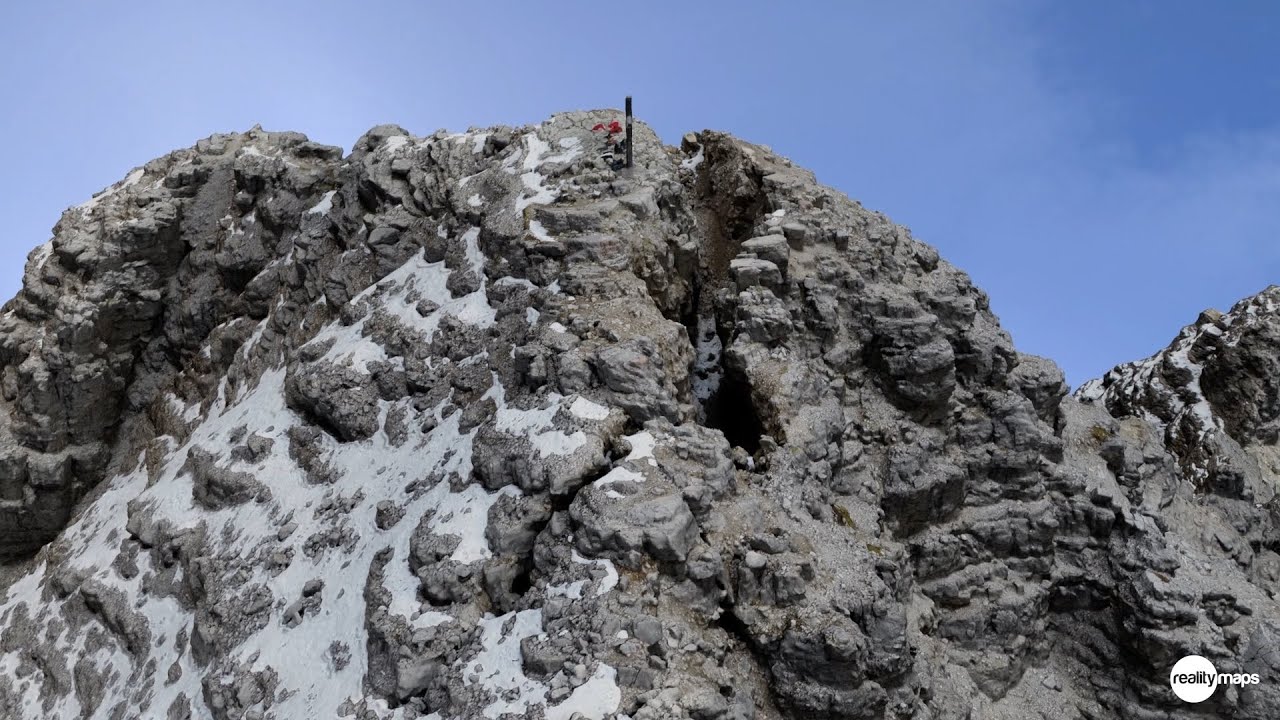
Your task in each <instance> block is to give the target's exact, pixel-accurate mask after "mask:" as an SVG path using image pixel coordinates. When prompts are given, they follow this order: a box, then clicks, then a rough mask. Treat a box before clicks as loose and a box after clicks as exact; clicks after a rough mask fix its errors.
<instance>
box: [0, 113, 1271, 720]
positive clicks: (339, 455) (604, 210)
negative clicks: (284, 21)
mask: <svg viewBox="0 0 1280 720" xmlns="http://www.w3.org/2000/svg"><path fill="white" fill-rule="evenodd" d="M615 118H616V113H614V112H611V111H592V112H572V113H564V114H560V115H556V116H553V117H552V118H550V119H549V120H547V121H546V122H544V123H541V124H539V125H536V126H528V127H522V128H507V127H496V128H488V129H473V130H470V131H468V132H466V133H447V132H444V131H440V132H437V133H433V134H431V135H429V136H426V137H417V136H413V135H411V134H409V133H407V132H406V131H404V130H402V129H401V128H398V127H395V126H380V127H377V128H374V129H373V130H371V131H369V132H368V133H366V134H365V136H364V137H362V138H360V139H359V140H358V141H357V142H356V143H355V146H354V147H353V149H352V151H351V153H350V154H348V155H346V156H343V155H342V153H341V151H340V150H339V149H337V148H329V147H324V146H320V145H317V144H315V143H312V142H310V141H308V140H307V139H306V138H304V137H302V136H300V135H297V134H294V133H266V132H263V131H261V130H260V129H254V130H252V131H250V132H248V133H244V134H233V135H215V136H213V137H210V138H208V139H206V140H202V141H201V142H200V143H198V144H197V145H196V147H195V148H192V149H188V150H181V151H177V152H175V153H172V154H170V155H168V156H166V157H164V158H161V159H159V160H155V161H152V162H151V163H148V164H147V165H146V166H144V167H143V168H140V169H138V170H135V171H134V172H133V173H131V174H130V175H129V176H128V178H127V179H126V180H124V181H122V182H121V183H117V184H116V185H115V186H113V187H112V188H110V189H108V190H107V191H104V193H102V194H100V195H99V196H98V197H96V198H95V199H94V200H92V201H91V202H90V203H88V204H86V205H83V206H80V207H77V208H72V209H70V210H68V211H67V212H66V214H65V215H64V216H63V218H62V220H61V221H60V222H59V223H58V225H57V226H56V227H55V230H54V238H53V240H51V241H50V242H49V243H47V244H46V245H45V246H42V247H41V248H39V249H37V250H36V251H35V252H33V253H32V255H31V257H30V259H29V261H28V264H27V268H26V276H25V280H24V289H23V291H22V292H21V293H20V294H19V295H18V297H16V298H14V299H13V300H11V301H10V302H9V303H8V304H7V305H5V307H4V308H3V310H2V311H0V390H2V393H0V406H2V407H0V411H2V412H0V554H2V555H3V557H4V558H5V559H6V560H7V564H5V565H3V566H0V668H2V669H3V670H4V672H3V673H0V717H13V718H80V717H85V718H113V719H116V720H119V719H121V718H156V717H162V718H174V719H178V718H217V719H218V720H224V719H225V720H266V719H268V718H274V719H277V720H284V719H286V718H304V717H338V718H358V719H359V720H390V719H393V718H394V719H395V720H407V719H409V718H431V719H432V720H454V719H463V718H465V719H468V720H470V719H471V718H489V719H490V720H501V719H504V718H505V719H509V718H515V717H521V718H525V717H527V718H534V720H538V719H542V720H574V719H577V718H587V719H589V720H604V719H605V718H610V719H614V720H658V719H661V720H667V719H669V718H694V719H697V720H782V719H784V718H805V719H806V720H808V719H810V718H919V719H921V720H925V719H928V720H942V719H944V718H945V719H957V720H958V719H960V718H993V719H1005V718H1007V719H1010V720H1012V719H1015V718H1016V719H1019V720H1021V719H1024V718H1037V717H1039V718H1054V719H1055V720H1058V719H1067V718H1090V719H1093V718H1112V717H1116V718H1151V719H1153V720H1154V719H1155V718H1193V717H1207V716H1215V715H1216V716H1230V717H1239V718H1273V717H1277V716H1280V655H1278V654H1277V653H1276V651H1275V643H1276V641H1277V638H1278V637H1280V607H1277V603H1276V600H1275V598H1274V594H1275V591H1276V589H1277V583H1280V555H1277V552H1278V551H1280V547H1278V545H1280V543H1277V540H1276V537H1277V535H1276V532H1277V530H1276V523H1277V522H1280V510H1277V503H1280V501H1278V500H1276V499H1275V498H1276V493H1275V485H1276V479H1277V476H1280V453H1277V452H1276V441H1277V434H1278V433H1280V431H1278V430H1277V428H1280V420H1278V417H1280V400H1278V399H1277V398H1280V380H1277V377H1280V375H1278V374H1277V373H1276V370H1277V366H1278V365H1280V290H1277V289H1275V288H1272V289H1270V290H1268V291H1266V292H1264V293H1262V294H1260V295H1258V296H1256V297H1255V298H1251V299H1249V300H1247V301H1245V302H1243V303H1242V304H1241V305H1239V306H1237V307H1236V308H1235V309H1233V310H1232V312H1230V313H1228V314H1226V315H1221V314H1216V313H1206V314H1205V315H1203V316H1202V317H1201V318H1200V320H1198V321H1197V323H1196V324H1195V325H1193V326H1190V327H1189V328H1188V329H1187V330H1186V331H1184V332H1183V334H1182V335H1181V336H1180V337H1179V338H1178V339H1177V340H1176V341H1175V343H1174V345H1172V346H1171V347H1170V348H1169V349H1168V350H1166V351H1163V352H1162V353H1159V354H1157V355H1156V356H1154V357H1153V358H1151V359H1149V360H1146V361H1143V362H1140V363H1134V364H1130V365H1126V366H1121V367H1118V368H1117V369H1116V370H1114V371H1112V372H1111V373H1109V374H1108V375H1107V376H1106V377H1105V378H1103V379H1101V380H1099V381H1096V382H1094V383H1090V384H1089V385H1087V386H1085V387H1084V388H1082V389H1081V390H1080V391H1079V392H1078V393H1076V394H1075V395H1074V396H1068V393H1067V391H1068V388H1067V386H1066V384H1065V382H1064V380H1063V377H1062V373H1061V372H1060V371H1059V370H1058V369H1057V368H1056V366H1054V365H1053V363H1052V362H1050V361H1048V360H1044V359H1041V358H1036V357H1031V356H1027V355H1023V354H1020V353H1018V352H1017V351H1016V350H1015V348H1014V347H1013V344H1012V342H1011V341H1010V338H1009V336H1008V335H1007V334H1006V333H1005V332H1004V331H1003V330H1001V329H1000V326H999V324H998V322H997V320H996V318H995V317H994V316H993V315H992V314H991V312H990V309H989V306H988V303H987V298H986V296H985V295H984V294H983V293H982V292H981V291H980V290H978V289H977V288H975V287H974V286H973V284H972V283H971V282H970V280H969V279H968V277H967V276H965V275H964V274H963V273H961V272H960V271H958V270H956V269H955V268H953V267H951V266H950V265H948V264H947V263H945V262H944V261H942V260H941V259H940V258H939V257H938V254H937V252H936V251H934V250H933V249H932V248H930V247H929V246H927V245H924V244H922V243H920V242H918V241H917V240H915V239H914V238H912V237H911V235H910V233H909V232H908V231H907V230H906V229H905V228H903V227H900V226H897V225H894V224H893V223H891V222H890V221H889V220H888V219H887V218H885V217H884V216H883V215H880V214H878V213H875V212H871V211H868V210H866V209H864V208H863V207H861V206H860V205H859V204H857V203H856V202H853V201H850V200H849V199H848V198H845V197H844V196H842V195H840V194H839V193H837V192H835V191H833V190H831V189H829V188H826V187H824V186H822V185H820V184H818V183H817V182H816V181H815V179H814V177H813V176H812V174H810V173H809V172H807V171H805V170H803V169H801V168H798V167H795V166H794V165H793V164H792V163H791V162H789V161H788V160H786V159H785V158H781V157H779V156H777V155H776V154H774V153H773V152H772V151H770V150H769V149H768V148H765V147H762V146H758V145H752V144H749V143H746V142H743V141H741V140H738V139H736V138H733V137H731V136H728V135H724V134H722V133H717V132H712V131H705V132H702V133H696V134H689V135H687V136H685V138H684V140H683V143H682V147H681V148H680V149H676V148H671V147H666V146H664V145H663V144H662V143H661V142H660V141H659V139H658V138H657V137H656V135H654V133H653V132H652V131H651V130H650V129H649V128H648V127H647V126H645V125H644V124H643V123H640V124H637V126H636V133H637V136H636V137H637V144H636V148H635V157H636V167H635V168H634V169H631V170H622V169H619V168H616V167H613V166H611V164H610V163H609V162H608V161H607V160H605V159H603V158H602V157H601V156H602V151H603V149H604V147H603V146H604V139H603V138H602V137H601V136H600V135H599V134H596V133H593V132H592V130H591V128H592V126H594V125H595V124H596V123H599V122H605V123H607V122H609V121H610V120H613V119H615ZM1189 653H1197V654H1202V655H1205V656H1208V657H1210V658H1211V659H1212V660H1213V661H1214V662H1215V663H1216V664H1217V667H1218V668H1219V670H1221V671H1224V672H1238V671H1243V672H1257V673H1259V674H1260V675H1261V676H1262V682H1261V683H1260V684H1259V685H1258V686H1250V687H1247V688H1244V689H1226V688H1220V689H1219V691H1218V692H1217V693H1216V694H1215V695H1214V697H1213V698H1211V699H1210V700H1209V701H1207V702H1206V703H1203V704H1200V705H1195V706H1192V705H1186V704H1183V703H1181V702H1179V701H1178V700H1177V699H1176V698H1175V697H1174V696H1173V695H1172V693H1171V692H1170V690H1169V687H1168V684H1167V680H1168V671H1169V668H1170V666H1171V665H1172V662H1173V661H1174V660H1176V659H1177V658H1179V657H1181V656H1182V655H1185V654H1189Z"/></svg>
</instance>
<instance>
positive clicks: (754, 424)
mask: <svg viewBox="0 0 1280 720" xmlns="http://www.w3.org/2000/svg"><path fill="white" fill-rule="evenodd" d="M706 413H707V421H706V424H707V425H708V426H709V427H713V428H716V429H717V430H719V431H721V432H723V433H724V437H725V439H726V440H728V441H729V444H730V445H733V446H736V447H740V448H742V449H743V450H746V451H747V452H748V453H751V454H752V455H754V454H756V453H757V452H759V450H760V438H761V437H763V436H764V424H763V423H761V421H760V415H759V413H758V412H757V411H756V407H755V404H754V403H753V402H752V399H751V387H750V386H749V385H748V384H747V382H746V379H745V378H743V377H741V376H740V375H738V374H737V373H733V372H729V373H725V375H724V378H723V379H722V380H721V382H720V388H719V390H717V391H716V393H715V394H714V395H712V396H711V398H710V400H708V401H707V405H706Z"/></svg>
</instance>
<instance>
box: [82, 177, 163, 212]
mask: <svg viewBox="0 0 1280 720" xmlns="http://www.w3.org/2000/svg"><path fill="white" fill-rule="evenodd" d="M145 174H146V171H145V170H143V169H142V168H136V169H135V170H134V171H133V172H131V173H129V174H128V176H126V177H125V179H124V180H122V181H120V182H118V183H116V184H114V185H112V186H111V187H109V188H107V189H106V190H103V191H102V192H100V193H98V194H97V195H94V196H93V198H92V199H90V200H89V201H88V202H85V203H82V204H80V205H77V206H76V209H77V210H80V211H82V212H86V213H87V212H89V211H91V210H93V209H94V208H96V207H98V203H101V202H102V201H103V200H106V199H107V198H109V197H111V196H112V195H115V194H116V193H118V192H120V191H121V190H124V189H125V188H130V187H133V186H134V185H137V184H138V181H139V180H141V179H142V176H143V175H145Z"/></svg>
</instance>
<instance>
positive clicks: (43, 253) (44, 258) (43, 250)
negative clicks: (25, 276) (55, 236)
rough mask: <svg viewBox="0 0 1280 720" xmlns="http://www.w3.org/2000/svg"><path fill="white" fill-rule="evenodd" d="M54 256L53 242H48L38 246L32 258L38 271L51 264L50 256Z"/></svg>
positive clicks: (32, 252)
mask: <svg viewBox="0 0 1280 720" xmlns="http://www.w3.org/2000/svg"><path fill="white" fill-rule="evenodd" d="M52 254H53V240H52V239H50V240H46V241H45V242H44V243H43V244H41V245H38V246H37V247H36V249H35V250H33V251H31V258H32V260H34V261H35V263H36V267H35V269H36V270H39V269H41V268H43V267H44V264H45V263H47V262H49V256H50V255H52Z"/></svg>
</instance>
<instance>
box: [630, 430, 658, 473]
mask: <svg viewBox="0 0 1280 720" xmlns="http://www.w3.org/2000/svg"><path fill="white" fill-rule="evenodd" d="M626 440H627V443H629V444H630V445H631V452H630V453H628V454H627V457H626V458H624V459H623V462H628V461H631V460H648V461H649V464H650V465H652V466H653V467H657V466H658V461H657V460H655V459H654V458H653V449H654V447H656V446H657V441H656V440H655V439H654V437H653V433H650V432H649V431H648V430H641V431H640V432H638V433H636V434H635V435H628V436H626Z"/></svg>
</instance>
